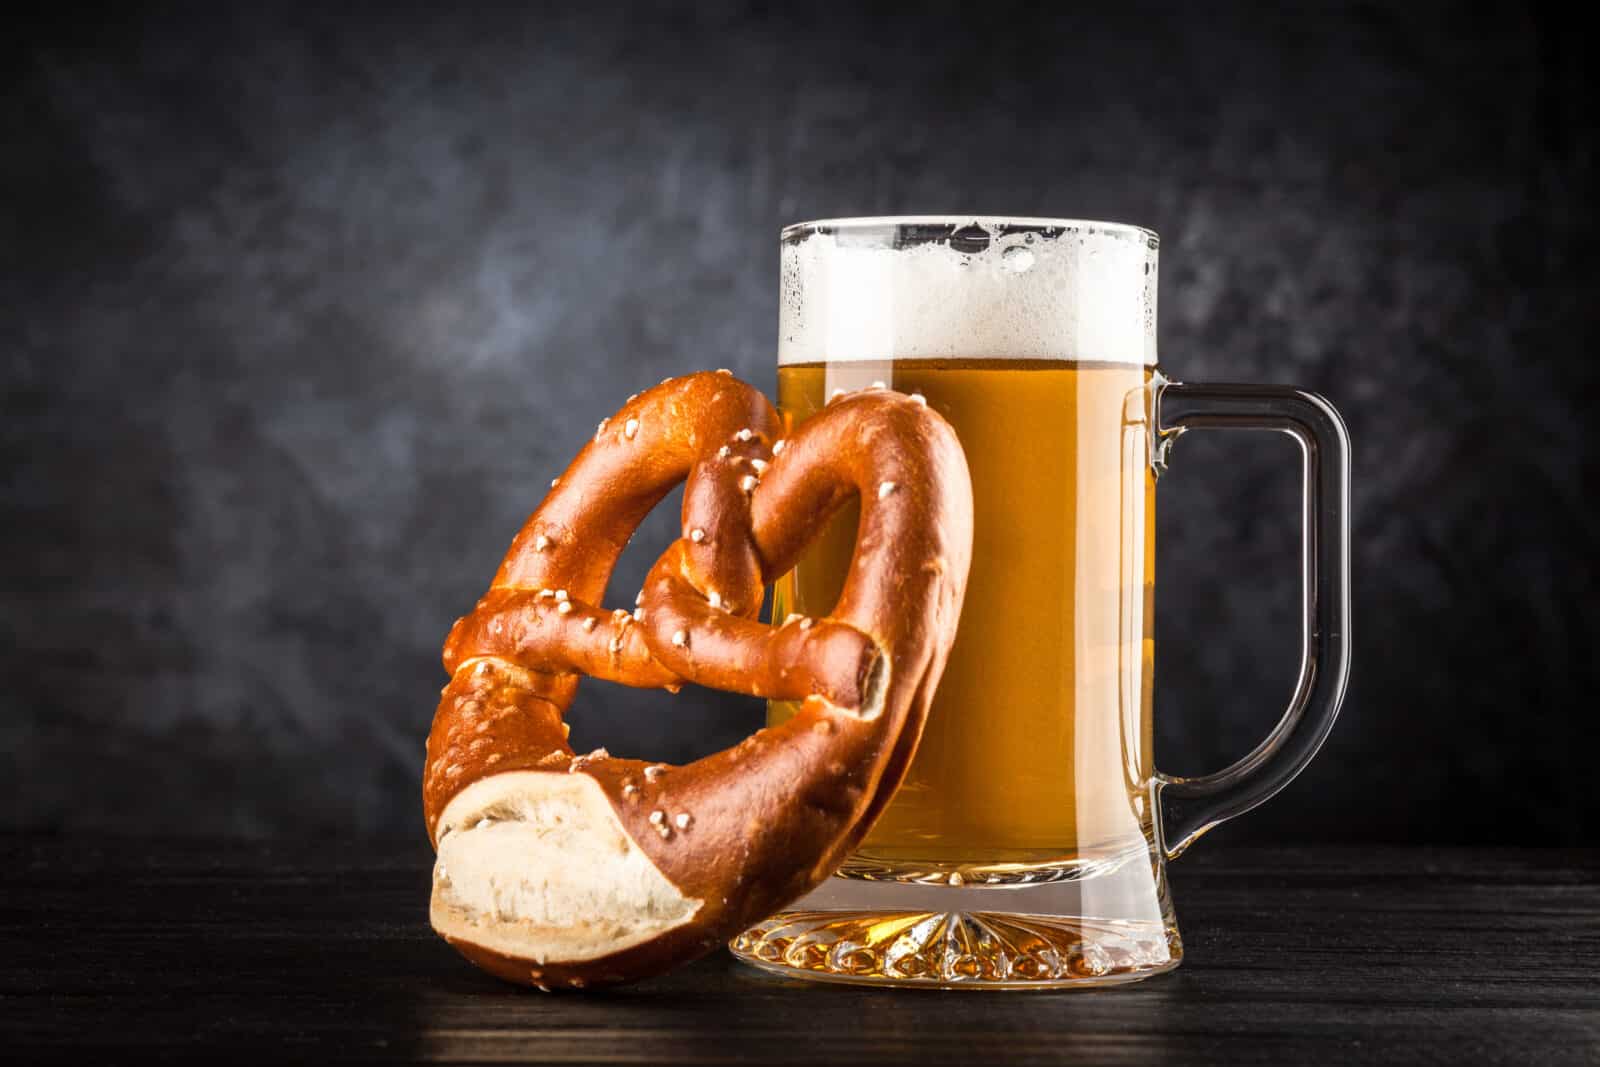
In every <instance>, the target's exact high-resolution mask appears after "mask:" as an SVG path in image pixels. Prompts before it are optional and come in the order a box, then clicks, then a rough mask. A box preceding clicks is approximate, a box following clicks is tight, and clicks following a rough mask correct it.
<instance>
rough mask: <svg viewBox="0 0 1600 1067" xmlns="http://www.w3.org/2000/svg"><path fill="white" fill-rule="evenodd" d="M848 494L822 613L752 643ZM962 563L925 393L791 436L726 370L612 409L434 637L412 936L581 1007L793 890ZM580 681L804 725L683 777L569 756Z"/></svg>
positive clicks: (917, 695) (865, 804) (905, 756)
mask: <svg viewBox="0 0 1600 1067" xmlns="http://www.w3.org/2000/svg"><path fill="white" fill-rule="evenodd" d="M684 480H687V484H686V486H685V491H684V503H683V536H682V537H681V538H680V539H678V540H677V541H675V542H673V543H672V545H670V546H669V547H668V548H667V550H666V551H665V552H664V553H663V554H662V555H661V557H660V558H659V559H658V560H657V561H656V563H655V565H654V566H653V567H652V568H651V570H650V572H649V575H648V576H647V578H646V580H645V583H644V588H643V590H642V591H641V592H640V594H639V598H638V602H637V609H636V610H635V611H632V612H629V611H627V610H625V609H616V610H614V611H606V610H605V609H604V608H602V607H601V606H600V604H599V600H600V598H601V596H602V595H603V594H604V591H605V586H606V582H607V580H608V579H609V578H610V575H611V570H612V568H613V566H614V565H615V564H616V561H617V558H618V556H619V555H620V554H621V552H622V549H623V547H624V546H625V545H626V544H627V542H628V539H629V537H630V536H631V535H632V533H633V532H634V530H635V529H636V528H637V526H638V525H639V523H640V522H641V521H642V520H643V518H644V516H645V515H646V514H647V513H648V512H649V511H650V509H651V508H652V507H654V506H655V504H656V503H657V502H658V501H660V500H661V498H662V497H663V496H665V495H666V493H667V492H668V491H669V490H670V489H671V488H672V487H673V486H675V485H676V484H677V483H678V482H680V481H684ZM852 498H859V499H860V501H861V520H860V526H859V528H858V533H857V543H856V551H855V556H854V558H853V559H852V561H851V564H850V569H849V573H848V576H847V579H846V582H845V586H844V591H843V593H842V594H841V595H840V598H839V602H838V604H837V606H836V607H835V608H834V609H833V611H832V613H831V614H830V615H829V616H827V617H825V618H801V617H798V616H790V617H789V618H787V619H785V620H782V621H781V622H780V623H779V624H778V625H777V626H768V625H765V624H763V623H762V622H760V621H759V613H760V608H761V603H762V597H763V592H764V587H765V585H766V584H768V583H770V582H772V581H773V580H774V579H775V578H777V577H778V576H780V575H782V574H784V573H786V572H787V571H788V570H790V569H791V568H792V567H793V566H794V563H795V560H796V558H797V557H798V556H799V554H800V552H801V550H802V549H804V548H805V546H806V545H807V543H808V542H809V541H810V540H811V539H812V537H814V536H815V534H816V533H817V532H818V531H819V530H820V529H821V528H822V526H823V524H824V523H825V522H826V520H827V519H828V518H829V517H830V516H831V515H832V514H833V513H834V512H835V511H836V510H837V509H838V508H839V507H840V506H841V505H842V504H844V503H845V502H846V501H848V500H850V499H852ZM971 545H972V490H971V484H970V481H969V477H968V473H967V466H966V459H965V457H964V456H963V454H962V452H961V448H960V445H959V444H958V443H957V441H956V437H955V433H954V431H952V430H951V428H950V426H949V424H948V423H946V422H945V421H944V419H943V418H941V417H940V416H939V415H938V414H937V413H935V412H934V411H932V410H931V409H930V408H929V407H928V406H927V405H926V403H924V402H922V399H921V398H920V397H908V396H903V395H901V394H898V393H894V392H891V391H889V390H886V389H881V388H875V389H872V390H867V391H863V392H860V393H856V394H852V395H848V396H846V397H844V398H842V399H837V400H835V401H834V402H833V403H831V404H830V405H829V406H828V407H827V409H826V410H824V411H823V412H822V413H820V414H818V415H817V416H816V417H814V418H812V419H811V420H809V421H808V422H806V423H805V424H803V425H802V426H801V427H799V429H798V430H796V431H795V432H794V433H793V434H792V435H790V436H787V437H786V436H783V432H782V423H781V422H780V420H779V417H778V415H777V413H776V412H775V411H774V410H773V409H772V407H771V405H770V404H769V403H768V402H767V400H766V398H765V397H764V396H762V394H761V393H760V392H758V391H757V390H755V389H754V388H752V387H751V386H749V385H746V384H745V383H743V382H740V381H738V380H737V379H735V378H733V377H732V376H731V375H730V374H728V373H727V372H717V373H699V374H692V375H689V376H687V377H682V378H676V379H669V380H667V381H665V382H663V383H662V384H661V385H660V386H658V387H656V388H654V389H650V390H648V391H646V392H644V393H642V394H638V395H636V396H634V397H631V398H630V399H629V401H628V403H627V404H626V405H624V406H623V408H622V409H621V410H620V411H618V412H617V413H616V414H615V415H613V416H612V417H611V418H609V419H606V420H603V421H602V422H601V423H600V425H599V427H598V429H597V431H596V433H595V437H594V439H593V440H592V441H590V442H589V443H588V444H587V445H585V446H584V448H583V450H582V451H581V452H580V453H579V454H578V456H577V458H576V459H575V460H574V461H573V463H572V465H571V466H570V467H568V468H567V470H566V471H565V472H564V473H563V474H562V475H561V477H560V478H558V479H556V481H555V482H553V483H552V488H551V492H550V494H549V495H548V496H547V497H546V498H545V500H544V502H543V503H542V504H540V506H539V508H538V509H537V510H536V511H535V512H534V513H533V515H532V516H531V517H529V519H528V521H527V523H526V524H525V525H524V526H523V528H522V530H521V531H520V532H519V533H518V534H517V536H516V538H515V540H514V541H513V543H512V545H511V549H510V551H509V552H508V553H507V555H506V557H505V560H504V561H503V562H502V563H501V565H500V569H499V571H498V572H497V573H496V574H495V577H494V581H493V583H492V584H491V587H490V589H489V592H488V594H487V595H486V596H485V597H484V598H483V599H482V600H480V601H479V602H478V604H477V606H476V608H475V609H474V610H473V612H472V613H471V614H470V615H468V616H467V617H465V618H463V619H460V620H458V621H457V623H456V624H455V626H454V627H453V628H452V629H451V632H450V635H449V637H448V638H447V640H446V642H445V648H444V662H445V667H446V669H447V670H448V671H449V672H450V673H451V679H450V683H449V684H448V685H446V686H445V688H444V690H443V691H442V693H441V699H440V703H439V708H438V711H437V713H436V715H435V717H434V723H433V729H432V732H431V734H430V736H429V738H428V745H427V766H426V771H425V774H424V778H423V806H424V815H425V818H426V821H427V825H428V829H429V834H430V838H431V839H432V841H433V843H434V847H435V849H436V851H437V860H436V863H435V867H434V877H433V893H432V900H431V905H430V916H431V920H432V923H433V927H434V929H435V930H437V931H438V932H439V933H440V934H441V935H442V936H443V937H444V938H445V939H446V940H447V941H449V942H450V943H451V944H452V945H453V946H455V947H456V948H457V949H458V950H459V951H460V952H461V953H462V954H463V955H465V956H466V957H467V958H468V959H469V960H471V961H472V962H474V963H475V964H477V965H478V966H480V967H482V968H484V969H485V970H487V971H490V972H491V973H493V974H496V975H499V976H500V977H502V978H506V979H509V980H511V981H515V982H520V983H524V984H528V985H534V986H538V987H539V988H542V989H547V990H548V989H552V988H558V987H560V988H583V987H585V986H597V985H604V984H610V983H615V982H621V981H630V980H634V979H637V978H642V977H646V976H649V975H652V974H656V973H659V972H661V971H664V970H666V969H668V968H670V967H673V966H676V965H677V964H679V963H683V962H686V961H688V960H690V959H693V958H695V957H697V956H700V955H702V954H704V953H705V952H707V951H709V950H711V949H713V948H715V947H716V946H718V945H719V944H721V943H723V942H724V941H726V940H727V939H728V938H729V937H730V936H732V935H734V934H735V933H737V932H738V931H740V930H742V929H744V928H745V927H747V926H749V925H751V924H752V923H754V922H757V921H759V920H760V919H762V918H764V917H766V916H767V915H769V914H771V913H772V912H774V911H776V910H778V909H779V908H781V907H783V906H784V905H785V904H788V903H789V902H791V901H793V900H794V899H796V898H798V897H799V896H801V895H803V894H804V893H806V892H807V891H809V890H811V889H812V888H814V887H815V886H816V885H818V884H819V883H820V882H821V881H822V880H823V879H825V878H826V877H828V875H829V874H831V873H832V871H833V870H834V869H835V868H836V867H837V866H838V864H839V862H840V861H841V860H842V859H843V858H844V857H845V856H846V855H848V854H849V852H850V851H852V850H853V849H854V848H855V847H856V845H858V844H859V843H860V841H861V838H862V837H863V836H864V835H865V834H866V831H867V830H868V829H869V828H870V826H871V824H872V822H873V821H874V820H875V819H876V817H877V815H878V813H879V812H880V811H881V810H882V809H883V807H884V805H885V804H886V803H887V802H888V799H889V797H890V796H891V795H892V793H893V792H894V789H895V788H896V787H897V786H898V785H899V783H900V780H901V778H902V777H903V775H904V772H905V769H906V766H907V764H908V763H909V762H910V759H911V756H912V753H913V752H914V751H915V748H916V743H917V740H918V739H919V738H920V736H921V732H922V726H923V723H924V721H925V719H926V716H927V712H928V706H929V703H930V701H931V700H932V697H933V692H934V687H935V686H936V685H937V683H938V680H939V676H940V673H941V672H942V671H943V669H944V664H945V660H946V657H947V655H948V653H949V650H950V645H951V643H952V641H953V640H954V637H955V632H956V624H957V621H958V619H959V617H960V613H961V602H962V596H963V593H964V591H965V587H966V578H967V569H968V565H969V563H970V559H971ZM585 674H587V675H590V676H592V677H596V678H604V679H607V680H609V681H614V682H621V683H623V684H625V685H631V686H641V687H661V688H666V689H670V690H673V691H676V690H677V688H678V687H679V686H680V685H681V684H683V683H684V682H694V683H697V684H701V685H706V686H711V687H714V688H718V689H725V690H729V691H732V692H737V693H744V694H747V695H750V696H756V697H767V698H775V699H783V700H793V701H801V702H803V703H802V704H801V707H800V710H799V712H798V713H797V714H796V715H795V716H794V717H793V718H791V719H789V720H788V721H786V722H784V723H782V724H780V725H777V726H771V727H768V728H766V729H763V730H759V731H757V732H756V733H755V734H753V735H752V736H750V737H749V738H746V739H745V740H744V741H743V742H741V743H739V744H738V745H735V746H734V747H732V748H729V749H725V750H724V751H721V752H718V753H715V754H713V755H710V756H707V757H705V758H703V759H699V760H696V761H694V762H693V763H690V764H688V765H686V766H682V767H672V766H668V765H666V764H662V763H655V762H649V761H642V760H636V759H620V758H616V757H613V756H611V755H609V754H608V753H607V752H606V751H605V750H604V749H598V750H596V751H594V752H591V753H589V754H587V755H581V756H580V755H575V754H574V753H573V751H572V749H571V748H570V747H569V746H568V744H567V741H566V738H567V727H566V724H565V723H564V722H563V721H562V716H563V715H564V713H565V712H566V710H567V708H568V707H569V706H570V704H571V702H572V699H573V697H574V695H575V693H576V689H577V682H578V679H579V677H580V676H581V675H585Z"/></svg>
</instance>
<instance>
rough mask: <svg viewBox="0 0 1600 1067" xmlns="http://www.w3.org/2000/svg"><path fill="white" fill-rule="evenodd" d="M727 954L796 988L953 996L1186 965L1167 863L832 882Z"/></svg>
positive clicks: (1117, 978) (1144, 974)
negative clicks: (1050, 873) (840, 986)
mask: <svg viewBox="0 0 1600 1067" xmlns="http://www.w3.org/2000/svg"><path fill="white" fill-rule="evenodd" d="M729 947H730V948H731V949H732V950H733V954H734V955H735V956H737V957H738V958H739V959H741V960H743V961H744V962H746V963H749V964H751V965H752V966H755V967H760V968H761V969H763V970H766V971H771V972H773V973H775V974H781V975H783V976H785V977H788V978H804V979H809V980H811V981H820V982H850V983H859V984H865V985H884V986H905V987H927V988H944V989H956V988H961V989H1070V988H1080V987H1093V986H1102V985H1115V984H1118V983H1122V982H1135V981H1138V980H1139V979H1141V978H1148V977H1150V976H1151V975H1155V974H1161V973H1162V972H1164V971H1170V970H1172V969H1173V968H1174V967H1176V966H1177V965H1178V964H1179V963H1180V962H1181V961H1182V959H1183V943H1182V941H1181V940H1180V938H1179V936H1178V925H1177V921H1176V919H1175V918H1174V916H1173V914H1172V905H1171V900H1170V898H1169V897H1168V895H1167V892H1166V879H1165V870H1164V868H1163V866H1162V864H1161V863H1160V862H1159V861H1151V862H1140V861H1135V862H1130V863H1126V864H1124V865H1121V866H1120V867H1118V868H1117V869H1115V870H1111V871H1109V872H1103V873H1096V874H1095V875H1093V876H1091V877H1086V878H1082V879H1079V880H1074V881H1052V882H1044V883H1024V884H1015V883H1013V884H1010V885H1004V886H997V885H983V884H979V885H971V884H960V883H958V884H955V885H951V884H949V883H948V882H946V883H945V884H943V885H938V884H930V883H928V882H919V883H911V884H908V883H903V882H884V881H864V880H860V879H859V878H856V879H852V878H832V879H829V880H828V881H827V882H826V883H824V884H823V885H822V886H820V887H819V888H818V889H817V890H815V891H814V892H812V893H810V894H809V895H807V896H806V897H804V898H803V899H801V900H799V901H797V902H796V903H795V905H794V907H793V908H791V909H789V910H787V911H783V912H780V913H778V914H777V915H774V916H772V917H771V918H769V919H767V920H766V921H765V922H762V923H759V924H758V925H756V926H753V927H751V928H750V929H748V930H746V931H745V932H744V933H742V934H740V935H739V936H738V937H737V938H735V939H734V940H733V942H732V943H731V944H730V945H729Z"/></svg>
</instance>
